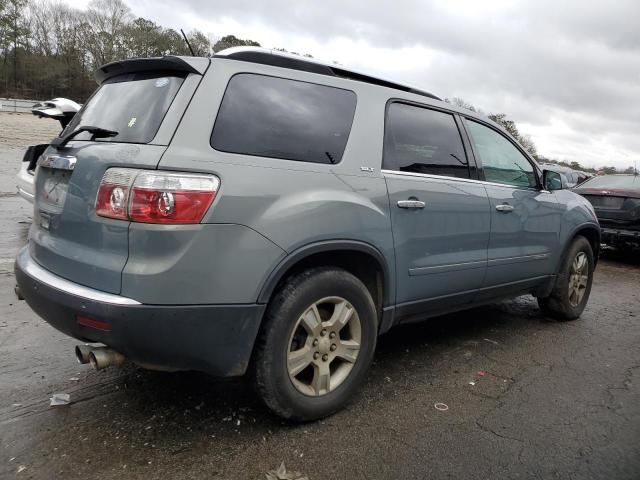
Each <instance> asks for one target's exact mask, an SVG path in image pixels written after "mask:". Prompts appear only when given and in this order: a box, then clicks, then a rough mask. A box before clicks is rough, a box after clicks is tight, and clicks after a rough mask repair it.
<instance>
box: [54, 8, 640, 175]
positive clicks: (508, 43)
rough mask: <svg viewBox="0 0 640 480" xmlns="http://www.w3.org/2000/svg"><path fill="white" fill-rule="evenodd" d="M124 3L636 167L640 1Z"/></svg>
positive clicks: (545, 148) (551, 144)
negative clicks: (423, 94) (408, 89)
mask: <svg viewBox="0 0 640 480" xmlns="http://www.w3.org/2000/svg"><path fill="white" fill-rule="evenodd" d="M67 1H68V2H69V3H72V4H75V5H78V6H82V5H85V4H86V3H87V2H86V1H85V0H67ZM125 2H126V3H127V4H128V5H129V6H130V7H131V9H132V10H133V13H134V14H135V15H138V16H142V17H145V18H150V19H152V20H154V21H155V22H157V23H159V24H161V25H163V26H169V27H173V28H184V30H185V31H187V30H189V29H191V28H198V29H200V30H202V31H203V32H205V33H207V34H209V35H210V36H211V37H212V38H214V37H220V36H223V35H228V34H234V35H236V36H237V37H240V38H249V39H252V40H256V41H258V42H260V44H261V45H262V46H264V47H283V48H286V49H287V50H289V51H295V52H299V53H310V54H312V55H313V56H314V57H316V58H319V59H323V60H329V61H338V62H339V63H341V64H343V65H346V66H352V67H357V68H358V69H360V70H365V71H368V72H371V73H374V74H378V75H383V76H385V77H386V78H389V79H393V80H397V81H401V82H405V83H410V84H412V85H415V86H417V87H419V88H422V89H424V90H428V91H431V92H433V93H435V94H436V95H438V96H440V97H443V98H444V97H450V98H451V97H462V98H464V99H465V100H467V101H468V102H470V103H472V104H473V105H475V106H476V107H479V108H481V109H482V110H483V111H484V112H486V113H496V112H504V113H506V114H507V115H508V116H509V117H510V118H511V119H513V120H515V121H516V123H517V124H518V127H519V128H520V131H521V132H522V133H526V134H530V135H531V136H532V137H533V139H534V141H535V143H536V145H537V147H538V151H539V153H540V154H542V155H545V156H547V157H551V158H557V159H562V160H567V161H572V160H577V161H579V162H581V163H583V164H585V165H590V166H602V165H615V166H617V167H619V168H620V167H622V168H626V167H628V166H631V165H633V162H634V160H636V161H637V162H638V165H639V166H640V0H609V1H607V2H596V1H589V0H581V1H580V0H578V1H569V0H528V1H505V0H460V1H456V0H442V1H431V2H429V1H418V0H395V1H394V2H379V1H374V0H369V1H349V0H323V1H313V0H272V1H269V2H267V1H264V2H259V1H248V0H231V1H228V2H223V1H216V2H212V1H209V0H125Z"/></svg>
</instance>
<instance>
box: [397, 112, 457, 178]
mask: <svg viewBox="0 0 640 480" xmlns="http://www.w3.org/2000/svg"><path fill="white" fill-rule="evenodd" d="M384 168H386V169H388V170H399V171H401V172H413V173H429V174H431V175H448V176H451V177H463V178H469V166H468V163H467V157H466V155H465V153H464V147H463V146H462V139H461V138H460V132H459V131H458V127H457V126H456V122H455V120H454V118H453V115H451V114H448V113H443V112H438V111H435V110H429V109H426V108H421V107H416V106H413V105H407V104H404V103H392V104H391V105H389V108H388V109H387V120H386V123H385V138H384Z"/></svg>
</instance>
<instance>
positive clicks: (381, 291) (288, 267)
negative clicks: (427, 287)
mask: <svg viewBox="0 0 640 480" xmlns="http://www.w3.org/2000/svg"><path fill="white" fill-rule="evenodd" d="M321 265H324V266H337V267H341V268H344V269H345V270H347V271H349V272H350V273H352V274H354V275H355V276H356V277H358V278H360V279H361V280H363V283H365V285H366V286H367V288H368V289H369V290H370V292H371V293H372V296H373V298H374V301H376V304H377V305H376V307H377V308H379V309H382V308H384V307H386V306H389V305H391V304H392V303H393V301H392V299H393V298H394V297H393V293H394V291H393V288H394V285H393V278H394V277H393V275H392V272H391V270H390V268H389V262H387V259H386V258H385V256H384V255H383V254H382V252H380V250H378V249H377V248H376V247H374V246H373V245H371V244H368V243H365V242H361V241H356V240H330V241H323V242H316V243H312V244H309V245H305V246H303V247H300V248H298V249H296V250H294V251H293V252H291V253H290V254H289V255H287V256H286V257H285V258H284V259H283V260H281V261H280V263H279V264H278V265H277V266H276V267H275V268H274V270H273V271H272V272H271V274H270V275H269V276H268V277H267V280H266V281H265V282H264V285H263V287H262V289H261V291H260V294H259V296H258V303H268V302H269V301H270V299H271V297H272V296H273V294H274V293H275V292H276V291H277V288H278V286H279V285H280V284H281V283H282V282H283V281H284V280H285V279H286V278H288V277H289V276H290V275H291V274H293V273H295V272H297V271H300V270H303V269H306V268H311V267H314V266H321ZM372 272H375V273H376V274H375V275H374V278H373V279H372V278H369V279H367V278H363V277H366V276H367V274H370V273H372Z"/></svg>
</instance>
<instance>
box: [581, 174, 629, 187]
mask: <svg viewBox="0 0 640 480" xmlns="http://www.w3.org/2000/svg"><path fill="white" fill-rule="evenodd" d="M580 186H581V187H585V188H632V189H640V176H637V175H605V176H602V177H593V178H592V179H591V180H587V181H586V182H584V183H583V184H582V185H580Z"/></svg>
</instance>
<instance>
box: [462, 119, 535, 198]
mask: <svg viewBox="0 0 640 480" xmlns="http://www.w3.org/2000/svg"><path fill="white" fill-rule="evenodd" d="M467 127H468V128H469V132H470V133H471V137H472V140H473V143H474V144H475V147H476V152H477V153H478V156H479V157H480V160H481V161H482V168H483V170H484V177H485V180H487V181H489V182H495V183H504V184H505V185H513V186H516V187H536V186H537V183H536V176H535V173H534V172H533V165H532V164H531V163H530V162H529V160H527V158H526V157H525V156H524V155H523V154H522V153H520V150H518V149H517V148H516V147H515V146H514V145H513V144H512V143H511V142H510V141H509V140H507V139H506V138H505V137H503V136H502V135H501V134H499V133H498V132H496V131H495V130H493V129H491V128H489V127H485V126H484V125H481V124H479V123H476V122H473V121H467Z"/></svg>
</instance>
